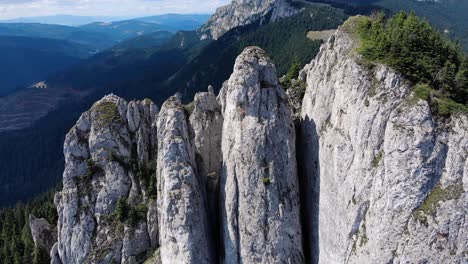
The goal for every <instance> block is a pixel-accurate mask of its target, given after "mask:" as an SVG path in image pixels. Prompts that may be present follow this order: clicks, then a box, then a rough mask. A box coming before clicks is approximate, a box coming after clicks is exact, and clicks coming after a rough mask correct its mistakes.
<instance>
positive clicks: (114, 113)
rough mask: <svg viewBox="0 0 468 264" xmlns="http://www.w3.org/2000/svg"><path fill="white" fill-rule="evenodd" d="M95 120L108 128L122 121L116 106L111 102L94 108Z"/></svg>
mask: <svg viewBox="0 0 468 264" xmlns="http://www.w3.org/2000/svg"><path fill="white" fill-rule="evenodd" d="M93 110H94V111H95V112H96V113H97V118H98V120H99V123H100V124H101V125H102V126H109V125H111V124H112V123H114V122H120V121H122V118H121V117H120V113H119V109H118V107H117V104H115V103H113V102H102V103H99V104H98V105H96V106H94V108H93Z"/></svg>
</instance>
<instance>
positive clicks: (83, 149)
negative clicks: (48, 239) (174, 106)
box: [51, 95, 158, 264]
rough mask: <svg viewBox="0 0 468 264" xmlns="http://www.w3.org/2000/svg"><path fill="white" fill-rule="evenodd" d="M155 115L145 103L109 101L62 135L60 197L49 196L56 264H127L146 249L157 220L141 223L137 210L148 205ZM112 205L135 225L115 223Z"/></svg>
mask: <svg viewBox="0 0 468 264" xmlns="http://www.w3.org/2000/svg"><path fill="white" fill-rule="evenodd" d="M157 112H158V111H157V107H156V106H155V105H154V104H153V103H152V102H151V101H149V100H144V101H141V102H130V103H127V102H126V101H125V100H123V99H121V98H118V97H116V96H113V95H110V96H106V97H104V98H103V99H102V100H100V101H98V102H97V103H95V104H94V105H93V107H92V108H91V109H90V110H89V111H87V112H85V113H84V114H83V115H82V116H81V117H80V119H79V120H78V122H77V123H76V125H75V126H74V127H73V128H72V129H71V130H70V132H69V133H68V135H67V137H66V141H65V146H64V155H65V162H66V164H65V171H64V174H63V190H62V191H61V192H59V193H57V194H56V196H55V204H56V206H57V209H58V215H59V220H58V244H57V251H58V256H59V258H60V261H61V262H62V263H80V264H81V263H110V262H111V261H112V260H114V261H118V262H121V263H135V262H134V261H132V260H131V257H132V256H135V255H139V254H144V253H145V251H146V250H148V249H150V242H151V241H150V239H149V236H150V235H149V234H150V233H151V234H152V236H154V235H155V231H154V230H153V229H154V225H155V224H156V225H157V221H156V220H154V219H152V218H150V217H148V219H149V220H148V221H147V217H146V212H145V211H144V209H145V208H142V207H141V206H140V204H141V203H144V202H146V201H148V200H150V199H151V197H150V193H149V191H150V189H151V187H150V186H149V184H150V182H151V180H150V178H151V177H154V175H151V169H150V168H149V166H151V165H150V164H151V162H150V161H151V160H153V159H154V158H155V153H154V150H155V146H154V144H155V142H154V138H155V137H154V136H153V135H152V133H154V132H155V131H154V130H153V129H152V127H153V123H154V122H155V121H156V118H157ZM154 170H155V168H153V171H154ZM153 182H154V181H153ZM119 200H121V201H125V204H126V205H127V206H126V207H127V208H126V210H125V211H126V212H125V213H126V214H131V212H138V214H135V215H138V216H136V217H135V218H134V219H133V220H134V222H136V223H131V222H130V221H131V220H130V216H128V217H126V218H128V219H126V218H125V219H124V217H122V219H118V218H119V217H118V213H117V212H116V210H115V209H116V204H117V202H118V201H119ZM141 214H143V216H144V217H140V215H141ZM155 222H156V223H155ZM155 239H156V238H155ZM51 257H52V258H55V257H56V256H54V255H53V256H51Z"/></svg>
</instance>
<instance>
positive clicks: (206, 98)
mask: <svg viewBox="0 0 468 264" xmlns="http://www.w3.org/2000/svg"><path fill="white" fill-rule="evenodd" d="M193 106H194V110H193V113H192V115H190V126H191V129H192V130H193V134H194V139H193V141H194V146H195V152H196V155H197V167H198V173H199V175H200V178H201V181H202V187H203V188H204V189H205V191H206V198H207V206H208V212H209V214H208V215H209V219H208V221H209V224H210V225H216V224H217V221H218V206H219V174H220V172H221V165H222V160H223V156H222V153H221V136H222V131H223V116H222V114H221V108H220V106H219V104H218V102H217V101H216V96H215V94H214V92H213V88H212V87H211V86H210V87H209V88H208V92H201V93H198V94H196V95H195V100H194V101H193ZM216 226H217V225H216ZM212 231H213V232H216V230H214V228H213V229H212Z"/></svg>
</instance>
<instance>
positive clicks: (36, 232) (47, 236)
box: [29, 214, 57, 252]
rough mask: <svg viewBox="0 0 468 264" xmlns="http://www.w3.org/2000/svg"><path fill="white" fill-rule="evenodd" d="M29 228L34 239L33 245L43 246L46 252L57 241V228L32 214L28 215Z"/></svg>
mask: <svg viewBox="0 0 468 264" xmlns="http://www.w3.org/2000/svg"><path fill="white" fill-rule="evenodd" d="M29 229H30V230H31V236H32V238H33V241H34V246H36V247H41V248H44V249H45V250H46V251H47V252H50V251H51V250H52V247H53V246H54V244H55V241H57V230H56V229H55V227H54V226H52V225H51V224H49V222H47V220H45V219H43V218H36V217H35V216H34V215H31V214H30V215H29Z"/></svg>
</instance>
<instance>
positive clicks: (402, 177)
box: [298, 20, 468, 263]
mask: <svg viewBox="0 0 468 264" xmlns="http://www.w3.org/2000/svg"><path fill="white" fill-rule="evenodd" d="M352 25H353V20H350V21H348V22H347V23H346V24H345V25H344V26H343V27H342V28H341V29H340V30H338V32H337V33H336V34H335V35H334V36H333V37H332V38H331V39H330V40H329V41H328V42H327V43H326V44H325V45H323V46H322V48H321V51H320V53H319V54H318V55H317V57H316V59H315V60H314V61H312V63H311V64H310V65H308V66H306V74H307V77H306V79H307V80H306V82H307V91H306V94H305V98H304V102H303V107H302V132H301V136H300V141H301V156H300V157H299V160H298V163H299V164H301V165H302V168H303V169H302V171H303V172H304V175H301V178H302V179H303V181H304V184H303V185H304V186H305V188H304V197H305V199H304V200H303V204H304V206H305V207H304V210H303V211H304V212H305V213H306V217H307V219H308V220H307V221H306V222H305V223H306V225H307V230H309V232H308V234H307V235H308V241H310V243H308V244H309V245H310V247H309V249H308V250H309V252H311V258H312V262H315V263H316V262H319V263H464V262H466V260H467V257H468V256H467V252H466V248H467V243H468V242H467V241H468V232H467V230H468V229H467V227H468V226H467V225H468V224H467V222H466V220H467V219H466V217H467V211H466V210H467V208H468V206H467V205H468V199H467V196H466V188H467V187H466V186H467V185H466V184H467V182H468V174H467V172H468V163H467V155H468V152H467V149H468V137H467V131H468V129H467V128H468V123H467V121H468V118H467V116H466V115H454V116H453V117H452V118H451V120H437V119H436V118H435V117H434V116H432V114H431V110H430V108H429V105H428V103H427V102H425V101H422V100H419V99H417V98H415V97H413V96H412V95H411V87H410V84H409V82H408V81H406V80H405V79H404V78H403V77H402V76H401V75H400V74H398V73H396V72H394V71H393V70H392V69H390V68H388V67H385V66H383V65H377V66H376V67H374V68H372V69H369V68H368V67H365V66H364V65H363V64H362V63H361V62H362V58H360V57H359V56H358V55H357V54H356V52H355V49H356V47H357V45H358V43H357V42H356V40H355V39H354V38H353V35H352V34H351V33H350V30H352Z"/></svg>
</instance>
